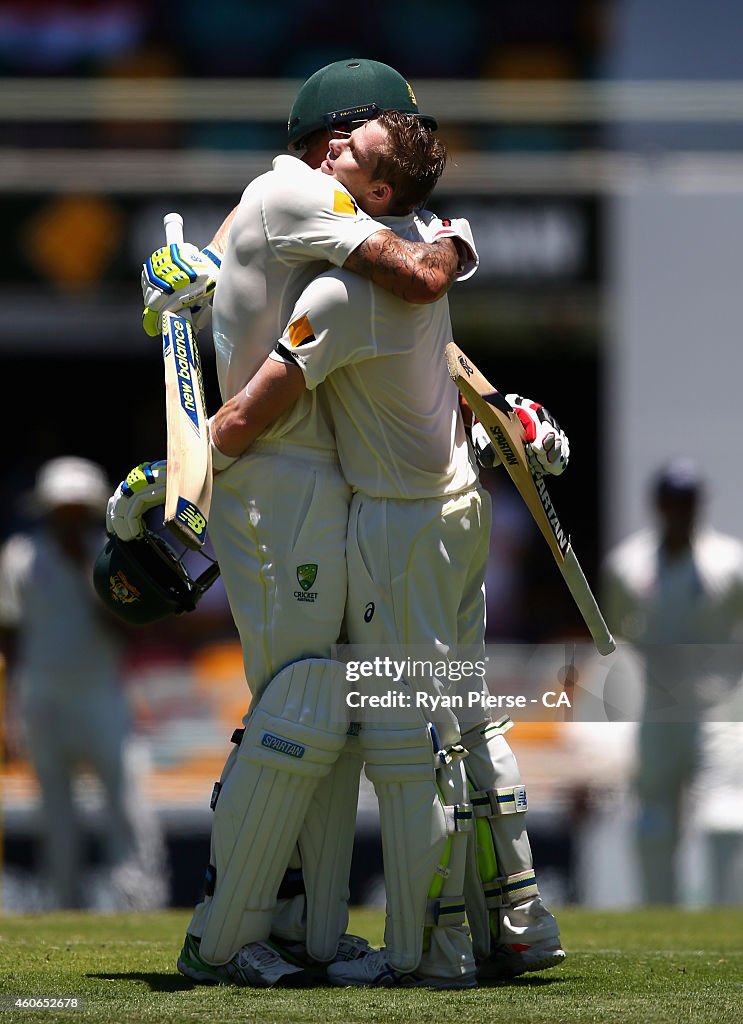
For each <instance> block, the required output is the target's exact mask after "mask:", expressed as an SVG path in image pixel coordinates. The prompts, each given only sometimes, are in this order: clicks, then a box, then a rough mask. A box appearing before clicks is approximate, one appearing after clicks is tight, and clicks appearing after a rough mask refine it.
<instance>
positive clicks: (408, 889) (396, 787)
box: [360, 723, 474, 975]
mask: <svg viewBox="0 0 743 1024" xmlns="http://www.w3.org/2000/svg"><path fill="white" fill-rule="evenodd" d="M360 740H361V747H362V751H363V755H364V760H365V767H364V771H365V772H366V775H367V777H368V778H369V780H370V781H371V782H372V783H373V784H374V789H375V791H376V794H377V800H378V802H379V819H380V827H381V832H382V854H383V857H384V878H385V888H386V892H387V921H386V925H385V935H384V938H385V947H386V954H387V959H388V960H389V962H390V963H391V964H392V966H393V967H395V968H396V969H397V970H399V971H413V970H415V969H416V967H418V965H419V963H420V961H421V957H422V954H423V944H424V932H425V929H426V927H427V926H428V927H433V928H434V929H435V930H438V929H439V928H442V929H447V932H448V935H449V943H448V946H449V948H448V950H447V956H448V957H449V960H450V964H449V966H448V969H446V965H444V968H442V969H446V973H448V974H454V975H458V974H460V973H469V972H470V971H473V970H474V961H473V959H472V950H471V944H470V941H469V938H468V937H467V934H466V932H465V930H464V928H463V924H464V899H463V895H462V893H463V889H462V883H463V878H462V877H461V876H460V877H459V878H457V868H458V866H459V865H458V861H459V859H460V858H458V857H455V858H454V864H453V865H451V867H450V860H451V856H450V854H451V848H450V847H449V845H448V841H449V827H448V823H450V824H451V825H452V826H453V827H454V828H455V829H456V828H458V827H459V826H458V825H457V822H459V823H460V825H461V827H462V831H464V829H465V828H466V827H471V814H470V812H469V810H468V806H469V805H466V807H460V806H454V807H449V808H446V807H445V805H444V802H443V801H442V799H441V797H440V795H439V792H438V789H437V786H436V775H435V771H434V751H433V746H432V744H431V738H430V733H429V731H428V728H427V727H426V726H420V727H417V728H411V729H383V728H374V727H371V726H367V724H366V723H364V725H363V727H362V729H361V734H360ZM447 810H448V812H449V813H447ZM465 823H466V824H465ZM462 860H463V858H462ZM452 867H453V868H454V870H451V868H452ZM463 870H464V865H463V863H462V865H461V873H462V874H463ZM457 886H458V891H457V892H453V890H454V889H457ZM441 948H442V950H443V947H441ZM455 949H458V950H459V955H454V952H453V951H454V950H455ZM460 965H461V967H460Z"/></svg>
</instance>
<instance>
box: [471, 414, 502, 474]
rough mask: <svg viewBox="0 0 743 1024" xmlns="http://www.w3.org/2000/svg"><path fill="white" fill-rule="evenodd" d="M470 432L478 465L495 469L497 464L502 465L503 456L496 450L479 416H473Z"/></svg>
mask: <svg viewBox="0 0 743 1024" xmlns="http://www.w3.org/2000/svg"><path fill="white" fill-rule="evenodd" d="M469 432H470V440H471V441H472V447H473V449H474V451H475V457H476V458H477V462H478V465H480V466H482V467H483V469H495V467H496V466H500V464H501V457H500V455H499V454H498V452H497V451H496V450H495V447H494V445H493V442H492V441H491V440H490V437H489V435H488V432H487V430H486V429H485V427H484V426H483V425H482V423H480V421H479V420H478V419H477V417H473V419H472V426H471V427H470V428H469Z"/></svg>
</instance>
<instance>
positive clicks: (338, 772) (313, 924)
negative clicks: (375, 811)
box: [299, 736, 363, 961]
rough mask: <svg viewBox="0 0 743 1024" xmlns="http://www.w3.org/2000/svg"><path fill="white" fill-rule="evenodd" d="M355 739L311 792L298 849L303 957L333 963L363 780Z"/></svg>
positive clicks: (343, 920) (344, 922)
mask: <svg viewBox="0 0 743 1024" xmlns="http://www.w3.org/2000/svg"><path fill="white" fill-rule="evenodd" d="M362 765H363V762H362V760H361V752H360V750H359V743H358V737H356V736H349V737H348V739H347V741H346V746H345V748H344V750H343V751H342V753H341V755H340V757H339V758H338V760H337V761H336V763H335V764H334V765H333V768H332V769H331V771H330V772H329V773H328V775H326V776H325V778H324V779H323V780H322V781H321V782H320V784H319V786H318V787H317V789H316V790H315V794H314V796H313V798H312V803H311V804H310V807H309V812H308V813H307V815H306V817H305V819H304V824H303V825H302V829H301V831H300V833H299V849H300V852H301V854H302V873H303V876H304V886H305V893H306V899H307V935H306V940H305V941H306V945H307V952H308V953H309V954H310V956H312V957H314V958H315V959H316V960H321V961H328V960H332V959H333V957H334V956H335V954H336V952H337V950H338V940H339V939H340V937H341V935H343V933H344V932H345V931H346V929H347V927H348V900H349V895H350V894H349V889H348V885H349V875H350V873H351V857H352V855H353V840H354V832H355V827H356V810H357V807H358V802H359V780H360V778H361V768H362Z"/></svg>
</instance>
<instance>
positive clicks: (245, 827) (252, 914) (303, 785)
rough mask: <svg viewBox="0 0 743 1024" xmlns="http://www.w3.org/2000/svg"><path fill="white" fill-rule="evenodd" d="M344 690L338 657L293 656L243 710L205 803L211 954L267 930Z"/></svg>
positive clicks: (206, 928)
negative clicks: (212, 796)
mask: <svg viewBox="0 0 743 1024" xmlns="http://www.w3.org/2000/svg"><path fill="white" fill-rule="evenodd" d="M346 690H347V682H346V677H345V666H343V665H342V664H339V663H337V662H332V661H326V660H323V659H310V660H306V661H299V662H296V663H295V664H294V665H290V666H288V667H287V668H285V669H283V670H282V671H281V672H280V673H279V674H278V675H277V676H275V677H274V679H272V680H271V682H270V683H269V684H268V686H267V687H266V688H265V690H264V692H263V694H262V696H261V698H260V701H259V703H258V704H257V705H256V706H255V707H254V709H253V711H252V712H251V715H250V717H249V719H248V723H247V726H246V728H245V732H244V734H243V737H242V741H241V743H240V747H239V750H238V752H237V757H236V758H235V761H234V763H233V765H232V767H231V770H230V772H229V774H228V775H227V777H226V779H225V782H224V785H223V786H222V788H221V790H220V791H219V798H218V800H217V802H216V806H215V809H214V822H213V825H212V851H213V856H214V860H213V861H212V868H213V869H215V870H214V871H213V875H214V891H213V893H212V897H211V900H209V901H208V904H207V905H206V906H205V909H204V915H203V928H202V934H201V947H200V952H201V955H202V956H203V957H204V959H205V960H207V961H209V962H210V963H214V964H221V963H226V962H227V961H228V960H229V959H231V957H232V956H234V954H235V953H236V952H237V950H238V949H240V947H241V946H244V945H245V944H246V943H248V942H255V941H258V940H263V939H267V938H268V936H269V935H270V932H271V919H272V915H273V911H274V908H275V906H276V894H277V891H278V888H279V885H280V883H281V879H282V877H283V875H284V871H285V870H286V867H287V865H288V863H289V860H290V857H291V855H292V852H293V850H294V846H295V844H296V842H297V837H298V835H299V831H300V828H301V825H302V822H303V820H304V817H305V814H306V813H307V809H308V807H309V805H310V801H311V799H312V795H313V793H314V791H315V789H316V788H317V786H318V784H319V782H320V780H321V779H322V778H323V777H324V776H325V775H327V773H328V772H329V771H330V769H331V768H332V766H333V764H334V763H335V761H336V759H337V757H338V755H339V753H340V752H341V750H342V749H343V745H344V743H345V739H346V732H347V731H348V708H347V706H346V700H345V698H346Z"/></svg>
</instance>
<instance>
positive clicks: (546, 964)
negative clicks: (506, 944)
mask: <svg viewBox="0 0 743 1024" xmlns="http://www.w3.org/2000/svg"><path fill="white" fill-rule="evenodd" d="M564 963H565V952H564V951H563V950H560V951H559V952H558V951H556V950H551V951H550V952H549V953H545V955H544V956H543V957H542V958H541V960H535V961H534V962H533V963H530V964H527V965H524V964H523V963H509V962H508V961H507V960H505V959H504V960H502V961H500V963H498V964H497V965H496V964H484V965H483V966H482V967H478V970H477V977H478V979H479V980H480V981H502V980H503V979H506V978H519V977H521V975H522V974H531V973H532V972H533V971H548V970H550V969H551V968H552V967H559V966H560V964H564Z"/></svg>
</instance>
